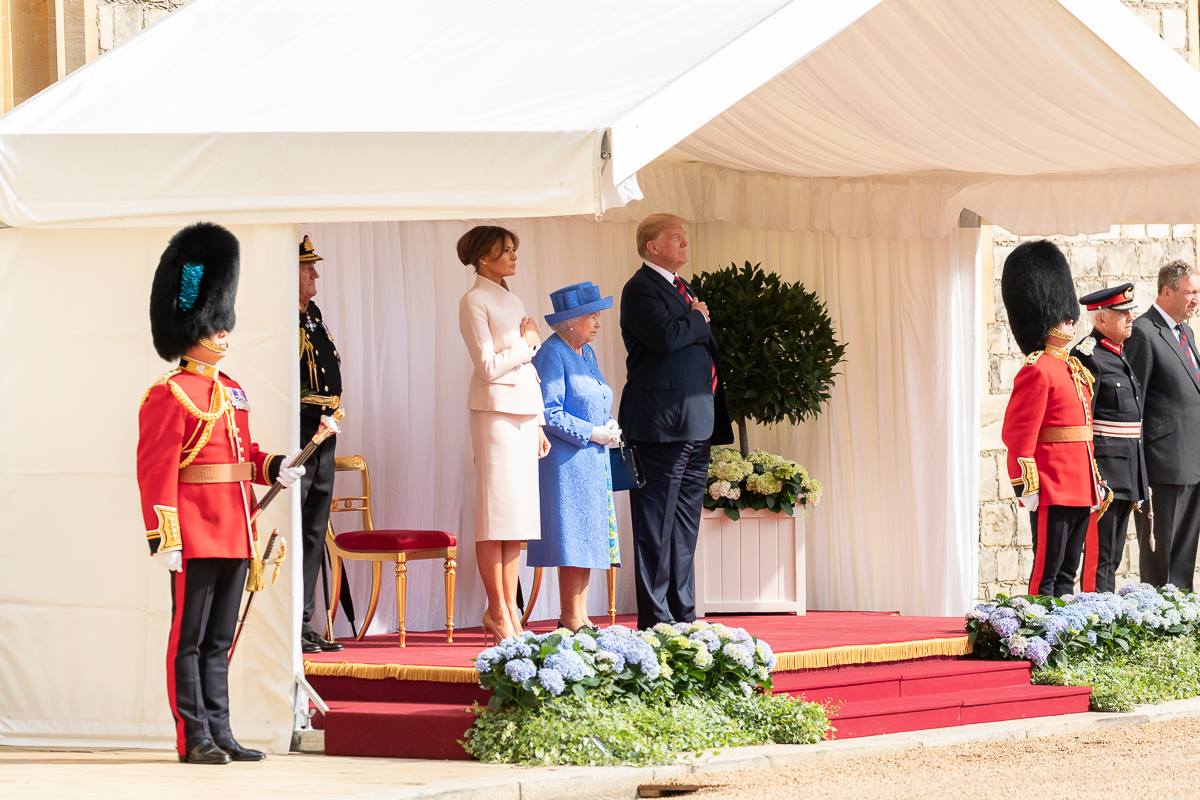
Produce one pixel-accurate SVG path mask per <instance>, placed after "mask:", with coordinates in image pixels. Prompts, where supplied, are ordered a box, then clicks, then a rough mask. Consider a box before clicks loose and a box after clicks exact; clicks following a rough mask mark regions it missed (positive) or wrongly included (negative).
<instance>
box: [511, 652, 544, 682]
mask: <svg viewBox="0 0 1200 800" xmlns="http://www.w3.org/2000/svg"><path fill="white" fill-rule="evenodd" d="M504 674H505V675H506V676H508V678H509V680H511V681H514V682H515V683H524V682H525V681H527V680H530V679H531V678H533V676H534V675H537V667H536V666H534V663H533V662H532V661H530V660H529V659H528V658H518V659H516V660H514V661H509V662H508V663H507V664H505V665H504Z"/></svg>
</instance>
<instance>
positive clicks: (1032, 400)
mask: <svg viewBox="0 0 1200 800" xmlns="http://www.w3.org/2000/svg"><path fill="white" fill-rule="evenodd" d="M1092 383H1093V379H1092V375H1091V373H1089V372H1088V371H1087V369H1086V368H1084V366H1083V365H1082V364H1081V363H1080V362H1079V359H1077V358H1074V357H1072V356H1070V355H1069V354H1068V353H1067V351H1066V350H1063V349H1062V348H1060V347H1053V346H1048V347H1047V348H1046V350H1045V351H1040V350H1038V351H1034V352H1032V353H1030V354H1029V356H1028V357H1027V358H1026V359H1025V365H1024V366H1022V367H1021V369H1020V370H1019V371H1018V372H1017V375H1016V377H1015V378H1014V379H1013V391H1012V396H1011V397H1010V398H1009V401H1008V408H1007V409H1006V410H1005V413H1004V426H1003V428H1002V430H1001V434H1000V435H1001V438H1002V439H1003V440H1004V444H1005V445H1006V446H1007V447H1008V473H1009V478H1010V479H1011V481H1012V485H1013V491H1014V492H1016V494H1017V495H1018V496H1019V497H1026V498H1028V497H1030V496H1036V497H1037V504H1036V510H1034V511H1032V512H1031V514H1032V518H1031V526H1032V529H1033V537H1034V564H1033V570H1032V574H1031V575H1030V579H1029V593H1030V594H1045V595H1049V594H1053V595H1055V596H1061V595H1063V594H1066V593H1068V592H1070V591H1072V587H1073V586H1074V583H1075V572H1076V570H1077V569H1078V567H1079V560H1080V556H1081V555H1082V552H1083V550H1084V548H1085V540H1086V539H1087V538H1088V536H1089V535H1090V536H1091V537H1092V538H1094V533H1095V525H1094V516H1093V515H1092V514H1091V511H1092V510H1093V509H1095V508H1098V507H1100V506H1101V505H1102V498H1101V490H1100V477H1099V474H1098V473H1097V471H1096V462H1095V459H1094V457H1093V452H1092ZM1030 505H1033V504H1032V503H1030ZM1094 546H1095V544H1094V542H1089V543H1088V544H1087V549H1088V550H1089V552H1090V551H1091V550H1092V549H1094Z"/></svg>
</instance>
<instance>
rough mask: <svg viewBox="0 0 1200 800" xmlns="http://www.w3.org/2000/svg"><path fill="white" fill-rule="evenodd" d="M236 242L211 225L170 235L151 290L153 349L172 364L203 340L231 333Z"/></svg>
mask: <svg viewBox="0 0 1200 800" xmlns="http://www.w3.org/2000/svg"><path fill="white" fill-rule="evenodd" d="M237 283H238V240H237V237H236V236H234V235H233V234H232V233H230V232H229V231H227V230H226V229H225V228H222V227H221V226H220V225H214V224H213V223H211V222H198V223H196V224H195V225H189V226H188V227H186V228H184V229H183V230H181V231H179V232H178V233H176V234H175V235H174V236H172V237H171V242H170V244H168V245H167V249H166V250H164V251H163V254H162V258H160V259H159V260H158V269H157V270H156V271H155V273H154V284H153V286H152V287H151V288H150V335H151V336H152V337H153V339H154V349H155V350H157V351H158V354H159V355H160V356H162V357H163V358H165V359H166V360H167V361H174V360H175V359H177V358H179V357H180V356H181V355H183V354H184V353H185V352H187V350H188V349H189V348H190V347H191V346H192V345H194V344H196V342H198V341H200V340H201V339H203V338H204V337H205V336H212V335H213V334H216V333H220V332H221V331H231V330H233V325H234V323H235V322H236V321H237V317H236V316H235V315H234V311H233V302H234V299H235V298H236V297H237Z"/></svg>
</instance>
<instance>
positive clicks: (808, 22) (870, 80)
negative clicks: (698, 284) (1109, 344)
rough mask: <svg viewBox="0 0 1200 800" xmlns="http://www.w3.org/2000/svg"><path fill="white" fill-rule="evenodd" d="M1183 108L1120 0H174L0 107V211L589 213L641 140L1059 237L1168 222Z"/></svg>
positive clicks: (1183, 149)
mask: <svg viewBox="0 0 1200 800" xmlns="http://www.w3.org/2000/svg"><path fill="white" fill-rule="evenodd" d="M232 19H236V20H237V24H236V25H232V24H230V20H232ZM1198 121H1200V75H1198V74H1197V73H1196V72H1195V71H1194V70H1192V69H1191V68H1190V67H1188V65H1187V64H1185V63H1184V62H1183V61H1182V59H1180V58H1179V57H1178V55H1177V54H1175V53H1173V52H1172V51H1170V49H1169V48H1167V47H1166V46H1165V45H1164V44H1163V43H1162V42H1161V41H1160V40H1158V38H1157V37H1156V36H1155V35H1154V34H1153V33H1152V32H1150V31H1149V30H1147V29H1146V28H1145V26H1143V25H1141V24H1140V23H1139V22H1138V21H1137V20H1136V19H1135V18H1134V16H1133V15H1132V14H1131V13H1130V12H1129V10H1128V9H1126V8H1124V6H1122V5H1121V3H1120V2H1119V0H1006V2H1003V3H977V2H969V0H845V1H844V2H838V3H829V2H825V1H824V0H790V2H788V0H745V1H744V2H739V3H728V2H724V1H723V0H658V1H657V2H654V3H645V2H639V1H638V0H603V2H591V1H590V0H589V2H584V0H567V1H566V2H563V1H562V0H528V2H520V3H497V2H487V1H486V0H442V2H438V3H422V4H417V3H395V2H386V1H385V0H354V2H347V3H341V4H329V3H327V2H324V0H289V1H288V2H284V0H259V2H255V3H252V4H247V3H244V2H238V0H196V2H193V3H191V4H190V5H188V6H187V7H186V8H184V9H182V10H181V11H180V12H178V13H176V14H172V15H171V16H170V17H168V18H166V19H165V20H164V21H163V22H162V23H161V24H159V25H157V26H155V28H154V29H153V30H152V31H150V32H148V33H147V34H146V35H143V36H139V37H137V38H136V39H134V40H133V41H132V42H130V43H128V44H127V45H125V46H122V47H121V48H118V49H117V50H115V51H113V52H112V53H109V54H108V55H106V56H105V57H103V58H101V59H99V60H97V61H96V62H94V63H93V64H90V65H88V66H87V67H85V68H83V69H81V70H79V71H78V72H76V73H74V74H72V75H71V76H69V77H68V78H67V79H66V80H64V81H61V82H60V83H58V84H56V85H54V86H53V87H51V88H50V89H48V90H47V91H45V92H43V93H42V94H40V95H38V96H37V97H35V98H33V99H31V100H30V101H28V102H27V103H25V104H23V105H22V106H20V107H19V108H17V109H16V110H15V111H13V112H11V113H10V114H8V115H6V116H5V117H3V118H0V220H3V221H4V222H7V223H8V224H10V225H14V226H18V227H34V226H47V227H48V226H107V225H131V224H132V225H147V224H175V223H179V222H183V221H188V220H192V219H195V218H196V217H197V216H206V217H210V218H214V219H219V220H224V221H227V222H234V223H238V222H240V223H254V222H279V221H288V220H295V219H308V220H312V221H337V220H377V219H472V218H481V217H484V218H486V217H507V218H513V217H522V216H562V215H572V214H599V213H602V212H603V211H604V210H605V209H606V208H608V207H611V206H613V205H619V204H620V203H622V202H626V201H628V200H629V199H633V198H636V197H637V190H636V185H635V184H633V183H632V182H628V183H626V182H625V181H626V179H627V178H630V176H631V175H632V174H633V173H634V172H636V171H637V170H640V169H641V168H642V167H643V166H644V165H646V164H647V163H649V162H650V161H652V160H654V159H655V158H656V157H658V156H660V154H662V153H664V152H666V153H668V155H667V157H666V158H665V159H660V160H668V161H670V160H674V161H679V160H683V161H692V162H701V163H705V164H710V165H715V166H719V167H726V168H732V169H736V170H739V171H743V172H764V173H771V174H777V175H785V176H793V177H805V178H828V177H832V178H838V179H843V180H844V179H854V178H864V177H865V178H869V179H871V180H872V181H873V182H874V184H875V185H882V182H886V181H888V180H901V181H905V180H911V179H913V178H914V177H916V178H918V179H919V180H922V181H936V180H941V181H943V182H944V183H945V185H946V186H948V187H952V188H953V190H954V192H958V191H959V190H960V189H961V190H962V191H963V193H962V194H961V198H964V199H965V198H968V197H970V198H972V201H973V202H977V203H979V204H980V205H979V206H978V207H976V208H974V209H973V210H978V211H985V210H986V211H987V214H988V217H989V219H991V220H992V221H994V222H997V223H999V224H1004V225H1007V226H1009V227H1016V226H1017V224H1018V223H1020V224H1021V225H1024V226H1025V227H1024V228H1021V229H1023V230H1035V229H1036V230H1059V231H1063V232H1068V230H1070V232H1074V231H1078V230H1088V229H1098V228H1105V227H1107V225H1108V224H1109V223H1110V222H1114V221H1117V222H1120V221H1128V220H1130V219H1132V216H1137V217H1139V218H1142V217H1144V218H1152V219H1155V220H1156V221H1160V222H1169V221H1172V220H1177V219H1182V218H1191V216H1194V214H1192V210H1193V208H1192V204H1191V203H1186V204H1184V205H1177V204H1176V203H1175V199H1178V198H1190V197H1192V196H1200V185H1198V184H1195V182H1194V181H1193V180H1192V178H1191V176H1192V175H1193V172H1194V171H1192V170H1190V168H1192V167H1196V166H1197V165H1200V125H1198ZM610 133H611V139H609V138H608V136H609V134H610ZM672 148H673V149H672ZM610 149H611V158H610V159H608V160H606V159H605V158H604V155H605V151H606V150H610ZM668 151H669V152H668ZM1180 175H1183V176H1184V177H1183V178H1182V180H1183V181H1184V183H1183V184H1179V181H1180V180H1181V179H1180V178H1179V177H1178V176H1180ZM1013 179H1018V180H1019V181H1020V182H1019V183H1014V182H1012V181H1013ZM1081 181H1082V182H1086V183H1088V185H1089V186H1090V187H1091V188H1092V189H1093V190H1094V191H1098V192H1099V195H1098V196H1104V197H1120V198H1122V199H1123V200H1124V203H1123V205H1122V206H1121V208H1120V209H1117V210H1119V211H1120V216H1113V213H1115V211H1111V212H1110V211H1106V210H1105V209H1097V208H1096V207H1095V203H1094V202H1093V201H1092V198H1090V197H1080V196H1071V197H1064V196H1063V193H1062V192H1061V191H1059V189H1058V188H1056V187H1063V186H1068V185H1073V184H1075V183H1079V182H1081ZM1139 181H1149V182H1150V184H1151V185H1158V184H1160V183H1162V182H1163V181H1170V182H1172V185H1173V186H1175V188H1176V189H1177V191H1174V192H1173V193H1163V192H1158V193H1149V197H1150V199H1151V200H1152V202H1151V203H1150V204H1149V205H1147V206H1143V207H1140V208H1132V207H1131V202H1132V200H1131V198H1133V197H1143V196H1147V193H1145V192H1139V185H1138V184H1137V182H1139ZM617 185H620V191H614V189H615V188H616V186H617ZM983 187H990V188H986V189H985V188H983ZM997 187H1001V188H997ZM951 196H957V195H954V193H951ZM1049 197H1053V198H1054V203H1053V204H1048V203H1046V202H1045V198H1049ZM958 211H959V209H958V208H949V207H948V208H946V209H945V212H944V215H943V216H944V218H945V219H946V220H948V221H949V222H947V223H945V225H946V226H947V227H948V226H949V225H950V224H952V222H953V220H954V219H955V218H956V217H957V214H958ZM1131 215H1132V216H1131ZM1065 226H1074V227H1072V228H1070V229H1069V228H1068V227H1065Z"/></svg>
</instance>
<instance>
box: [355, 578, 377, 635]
mask: <svg viewBox="0 0 1200 800" xmlns="http://www.w3.org/2000/svg"><path fill="white" fill-rule="evenodd" d="M382 583H383V562H382V561H372V562H371V601H370V602H369V603H367V614H366V616H364V617H363V621H362V626H361V627H360V628H359V629H358V636H357V637H355V641H362V638H363V637H364V636H366V635H367V628H369V627H371V620H373V619H375V609H376V608H378V607H379V587H380V584H382Z"/></svg>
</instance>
